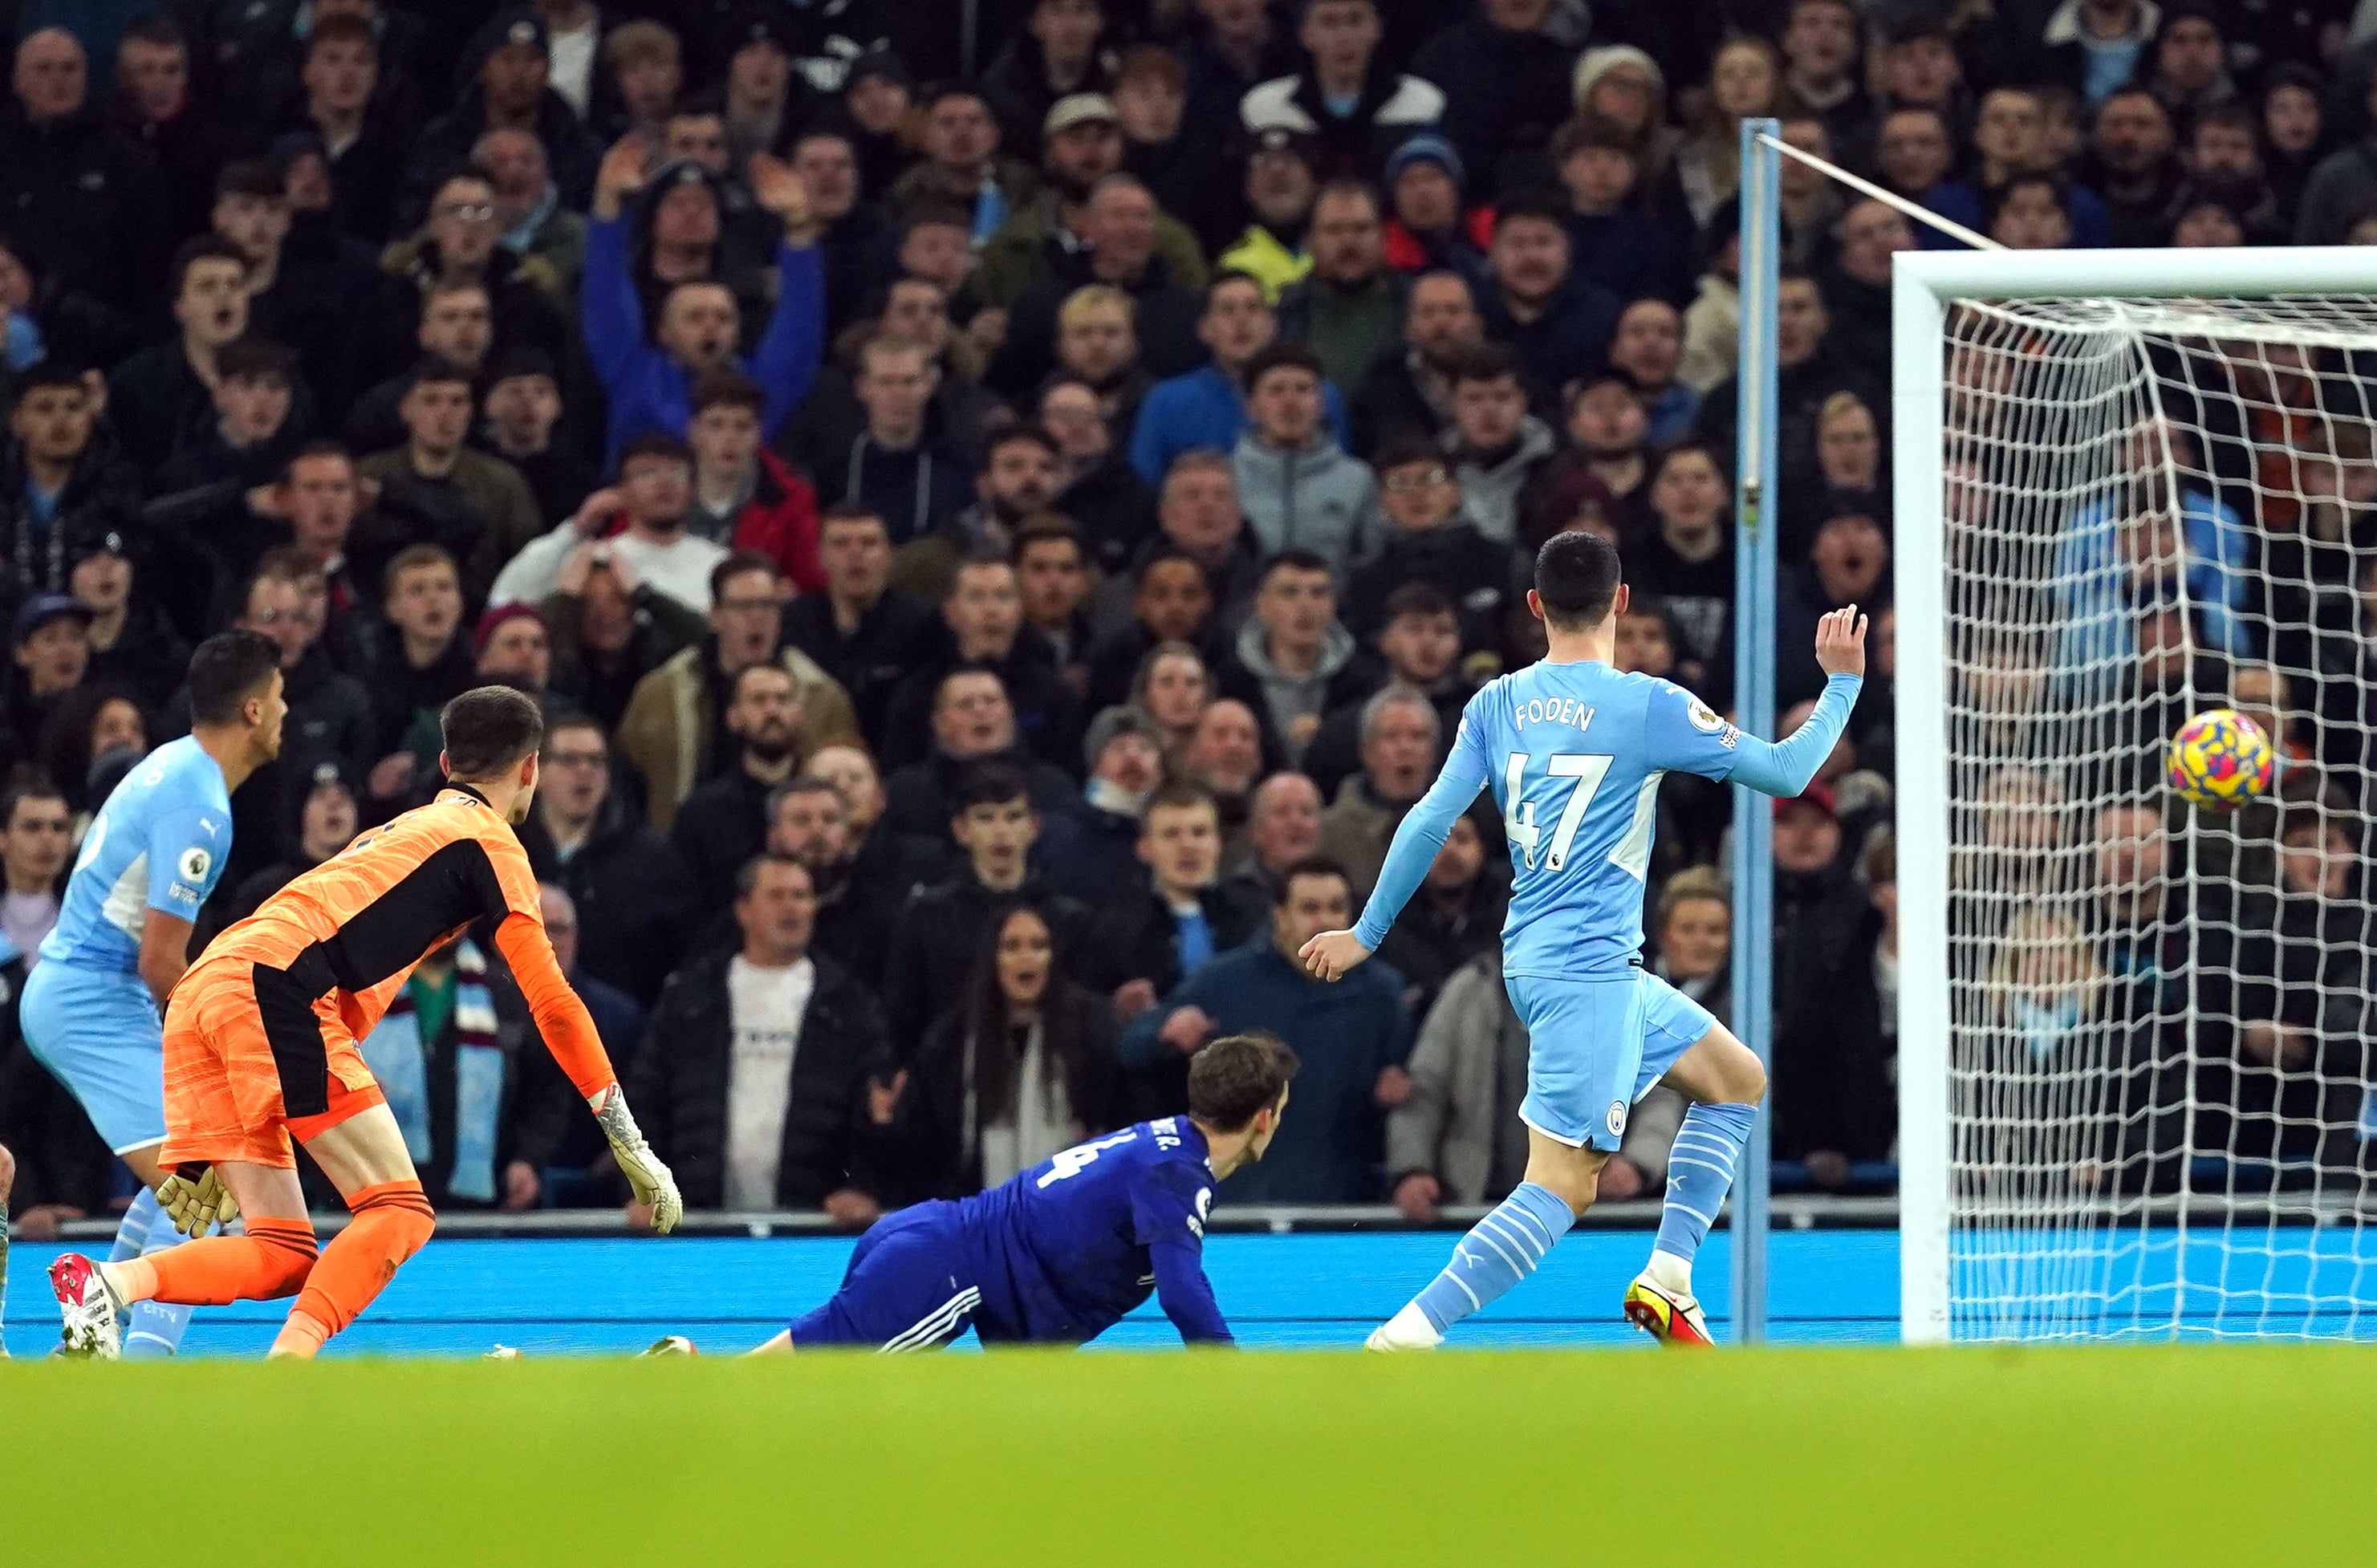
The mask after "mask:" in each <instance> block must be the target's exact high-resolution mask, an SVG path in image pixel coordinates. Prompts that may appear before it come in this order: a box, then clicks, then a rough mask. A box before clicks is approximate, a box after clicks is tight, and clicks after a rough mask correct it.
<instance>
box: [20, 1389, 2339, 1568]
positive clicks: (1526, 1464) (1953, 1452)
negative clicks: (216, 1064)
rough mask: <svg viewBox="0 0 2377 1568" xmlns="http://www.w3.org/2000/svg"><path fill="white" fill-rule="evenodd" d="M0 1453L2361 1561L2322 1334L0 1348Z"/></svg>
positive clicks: (1702, 1537) (99, 1461)
mask: <svg viewBox="0 0 2377 1568" xmlns="http://www.w3.org/2000/svg"><path fill="white" fill-rule="evenodd" d="M0 1450H5V1453H6V1461H5V1473H6V1476H7V1477H8V1479H9V1482H10V1485H9V1489H8V1490H9V1494H10V1502H9V1505H8V1512H7V1516H6V1522H5V1523H0V1562H6V1563H9V1564H18V1563H33V1562H113V1561H134V1560H131V1559H123V1558H120V1557H119V1553H120V1551H121V1550H122V1549H123V1548H125V1547H138V1548H141V1549H143V1550H144V1553H146V1555H144V1556H143V1557H142V1558H140V1559H137V1561H144V1562H145V1561H149V1560H151V1559H152V1558H153V1560H155V1561H158V1562H170V1563H173V1565H174V1568H202V1565H204V1564H209V1563H214V1562H222V1563H235V1564H239V1565H241V1568H263V1565H267V1564H280V1563H291V1564H297V1563H303V1564H307V1565H309V1568H312V1565H324V1564H328V1565H338V1568H343V1565H347V1564H367V1563H383V1562H384V1563H392V1564H405V1565H407V1568H446V1565H448V1564H460V1563H478V1562H487V1563H516V1564H529V1563H547V1562H550V1563H556V1564H569V1565H571V1568H607V1565H610V1564H639V1565H640V1564H660V1563H672V1562H707V1563H717V1564H722V1565H730V1568H740V1565H742V1564H747V1563H794V1562H797V1563H827V1564H842V1563H849V1564H865V1565H868V1568H874V1565H879V1564H908V1563H915V1564H933V1565H939V1564H951V1565H957V1564H966V1565H973V1564H984V1563H1009V1562H1012V1563H1031V1564H1057V1563H1065V1562H1080V1563H1085V1564H1087V1563H1116V1564H1122V1563H1140V1562H1144V1563H1149V1564H1159V1565H1165V1568H1169V1565H1171V1564H1175V1563H1182V1564H1187V1563H1195V1564H1197V1565H1198V1568H1206V1565H1207V1564H1216V1565H1220V1564H1236V1563H1283V1564H1291V1563H1292V1564H1298V1565H1312V1568H1320V1565H1335V1564H1347V1565H1355V1564H1362V1565H1368V1564H1388V1563H1425V1564H1429V1565H1431V1568H1463V1565H1466V1564H1471V1563H1480V1562H1524V1563H1529V1564H1554V1563H1569V1562H1593V1561H1596V1560H1598V1561H1604V1562H1619V1563H1630V1564H1642V1565H1646V1568H1650V1565H1656V1568H1666V1565H1668V1564H1678V1565H1691V1568H1699V1565H1701V1564H1712V1565H1715V1564H1742V1565H1749V1568H1761V1565H1764V1564H1797V1563H1810V1564H1824V1565H1826V1568H1846V1565H1851V1564H1864V1563H1873V1564H1914V1563H1973V1564H1989V1565H1990V1568H2008V1565H2012V1564H2022V1565H2028V1564H2061V1563H2072V1564H2081V1565H2085V1568H2106V1565H2108V1564H2117V1563H2132V1562H2134V1563H2153V1564H2160V1565H2168V1564H2180V1563H2196V1562H2215V1561H2218V1560H2223V1559H2235V1558H2246V1557H2249V1558H2250V1559H2251V1560H2253V1561H2257V1562H2260V1561H2271V1562H2296V1561H2300V1562H2308V1563H2315V1564H2323V1565H2324V1564H2341V1563H2354V1562H2372V1561H2377V1479H2372V1474H2377V1352H2372V1351H2371V1350H2366V1349H2354V1348H2350V1347H2266V1348H2265V1347H2250V1348H2248V1347H2233V1348H2232V1347H2131V1348H2109V1349H2072V1350H1983V1349H1969V1350H1954V1351H1932V1352H1906V1351H1897V1350H1804V1351H1783V1352H1762V1353H1761V1352H1730V1351H1729V1352H1721V1353H1718V1354H1714V1355H1708V1356H1682V1355H1664V1356H1663V1355H1652V1354H1619V1353H1606V1352H1605V1353H1590V1352H1586V1353H1507V1354H1505V1353H1467V1354H1450V1353H1448V1354H1440V1355H1437V1356H1433V1357H1412V1358H1403V1359H1384V1358H1378V1357H1364V1356H1360V1355H1351V1354H1285V1355H1244V1356H1231V1355H1220V1354H1201V1355H1143V1356H1105V1355H1086V1356H1081V1355H1063V1354H1044V1353H1012V1354H1004V1355H999V1356H994V1357H979V1356H942V1357H936V1358H923V1357H920V1358H910V1359H898V1360H890V1359H880V1358H875V1357H861V1356H813V1357H795V1358H793V1359H783V1360H770V1361H766V1362H751V1361H742V1360H727V1359H703V1360H698V1361H692V1362H685V1361H661V1362H638V1361H630V1360H604V1361H597V1360H568V1359H562V1360H549V1361H543V1362H526V1363H509V1364H506V1363H463V1362H436V1361H377V1362H374V1361H354V1362H345V1363H337V1362H325V1363H322V1364H319V1365H316V1366H293V1365H270V1366H266V1365H258V1364H255V1363H230V1362H216V1363H212V1364H204V1363H184V1364H181V1365H177V1366H171V1367H152V1366H130V1365H119V1366H92V1365H67V1364H62V1363H49V1364H41V1363H28V1362H23V1361H19V1362H16V1363H13V1364H0ZM127 1477H135V1478H136V1479H134V1480H133V1481H132V1483H131V1484H129V1485H127V1484H125V1483H126V1478H127ZM161 1546H163V1547H166V1548H168V1549H169V1550H165V1551H164V1552H163V1553H161V1554H160V1553H158V1551H157V1550H156V1549H158V1548H159V1547H161Z"/></svg>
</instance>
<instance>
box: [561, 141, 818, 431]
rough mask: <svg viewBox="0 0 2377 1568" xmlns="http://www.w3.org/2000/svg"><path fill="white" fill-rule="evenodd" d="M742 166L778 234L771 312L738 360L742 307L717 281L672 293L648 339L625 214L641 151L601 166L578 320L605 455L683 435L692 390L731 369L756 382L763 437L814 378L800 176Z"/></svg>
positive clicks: (810, 266) (812, 218) (639, 182)
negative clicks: (604, 425) (601, 408)
mask: <svg viewBox="0 0 2377 1568" xmlns="http://www.w3.org/2000/svg"><path fill="white" fill-rule="evenodd" d="M664 167H667V168H681V167H684V166H683V165H668V166H664ZM747 173H748V178H749V180H750V183H751V186H752V192H753V195H754V196H755V197H757V198H758V202H759V204H760V206H761V207H763V208H765V209H767V210H768V211H769V212H770V213H772V214H773V215H774V217H775V219H776V221H777V223H778V224H779V225H780V227H781V233H780V235H779V237H778V239H777V243H776V252H775V267H776V283H777V295H776V303H775V306H774V308H773V310H772V311H770V314H769V317H768V321H767V325H766V327H765V328H764V329H762V330H761V332H760V334H759V338H758V342H757V344H756V345H755V346H754V347H753V348H752V350H751V353H750V354H749V355H748V356H747V357H745V356H742V355H740V354H738V353H737V352H736V341H737V339H738V338H739V336H740V328H741V323H740V320H739V317H740V315H741V311H740V307H739V306H738V305H736V303H735V296H734V294H733V293H731V292H730V291H729V290H728V289H727V288H726V287H725V285H723V283H719V282H716V281H701V280H687V281H682V282H678V283H676V284H675V285H674V286H672V287H671V288H670V289H669V291H668V293H667V295H666V296H665V298H664V299H663V302H662V305H661V308H660V311H659V313H658V320H657V327H658V330H657V331H656V332H654V333H653V334H652V335H651V337H650V338H648V337H647V336H646V333H645V323H646V321H647V320H648V319H649V318H650V317H648V314H647V312H646V310H645V307H644V304H643V301H642V300H641V299H640V298H639V296H638V293H637V290H636V284H635V280H634V275H633V272H632V270H631V259H630V255H629V252H630V249H631V245H632V243H633V236H632V234H631V233H630V224H629V220H628V218H627V215H626V212H625V211H624V208H625V205H626V202H627V198H628V197H630V196H632V195H634V194H635V193H636V192H638V191H639V190H641V189H642V188H643V187H644V186H645V185H646V183H647V174H646V154H645V149H644V148H643V146H642V144H641V143H639V142H638V141H636V140H634V139H628V140H625V141H622V142H620V143H619V144H618V145H617V146H615V147H614V148H612V149H611V150H610V152H609V154H608V155H606V156H605V157H604V158H603V170H602V177H601V181H600V183H599V186H598V188H597V189H596V191H595V194H594V206H593V209H592V221H591V222H590V223H589V224H588V225H587V233H586V272H585V277H584V280H583V281H582V283H581V285H580V293H579V318H580V324H581V326H582V328H583V330H584V336H585V343H586V352H587V355H588V357H589V358H591V360H592V361H593V363H594V370H595V374H596V375H598V376H599V377H601V378H602V382H603V390H604V392H605V393H606V394H608V397H609V400H610V429H609V436H608V439H607V441H606V442H605V447H606V449H607V451H608V452H609V453H610V454H611V455H612V456H613V457H615V456H616V454H617V453H618V452H620V451H621V450H622V449H624V448H625V447H626V445H627V441H628V440H629V438H631V437H635V436H637V435H639V434H642V433H646V432H651V431H659V432H663V433H664V434H668V435H672V436H675V435H678V434H681V433H682V432H683V431H684V430H686V429H687V427H688V426H689V425H691V424H692V422H693V384H694V381H695V380H696V378H697V377H700V376H701V375H703V374H706V373H707V372H710V371H712V370H722V369H727V370H738V371H741V372H743V373H744V374H746V375H747V376H749V377H751V378H752V379H753V380H754V381H757V382H758V384H759V386H760V387H761V389H763V390H764V391H765V392H766V394H767V399H768V402H767V408H766V410H765V412H764V413H763V416H762V418H761V422H760V431H761V434H762V435H763V436H765V437H774V435H775V434H776V432H777V430H778V429H780V428H781V427H782V425H783V422H784V418H785V416H786V415H787V414H789V413H791V412H792V411H793V410H794V409H795V408H797V407H798V406H800V404H801V402H802V401H803V400H804V399H806V397H807V396H808V393H809V389H810V387H811V386H812V385H813V384H814V383H815V382H816V380H817V372H818V359H819V357H820V355H821V353H822V352H823V348H824V341H823V340H824V332H825V280H824V267H823V262H822V259H821V258H820V257H819V255H818V247H817V245H816V239H817V229H818V220H817V216H816V214H815V213H814V212H812V211H811V210H810V209H809V200H808V192H807V190H806V187H805V186H803V185H802V183H801V178H800V176H799V175H798V174H794V172H793V171H792V169H790V168H789V167H787V166H786V165H785V164H783V163H782V162H778V161H777V160H776V159H774V158H772V157H769V156H767V155H765V154H761V155H757V156H754V157H753V158H752V159H751V160H750V162H749V163H748V165H747Z"/></svg>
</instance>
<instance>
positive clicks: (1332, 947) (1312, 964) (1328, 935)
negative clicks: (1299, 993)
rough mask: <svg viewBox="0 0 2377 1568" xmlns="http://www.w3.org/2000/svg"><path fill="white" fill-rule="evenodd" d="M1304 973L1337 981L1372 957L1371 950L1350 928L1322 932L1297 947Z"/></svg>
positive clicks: (1319, 978) (1316, 977)
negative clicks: (1348, 929)
mask: <svg viewBox="0 0 2377 1568" xmlns="http://www.w3.org/2000/svg"><path fill="white" fill-rule="evenodd" d="M1369 956H1370V950H1369V949H1368V948H1366V947H1364V946H1363V945H1362V942H1361V939H1360V938H1358V937H1356V936H1355V935H1354V933H1353V932H1351V931H1323V932H1321V933H1320V935H1319V936H1317V937H1315V938H1313V939H1312V940H1310V941H1308V942H1307V943H1305V944H1304V946H1303V947H1302V948H1300V949H1298V950H1297V952H1296V957H1298V958H1300V959H1302V960H1303V961H1304V972H1305V973H1306V974H1308V975H1309V976H1312V977H1313V978H1314V979H1316V980H1334V979H1337V978H1339V977H1341V976H1344V974H1345V972H1346V971H1347V970H1349V969H1352V968H1353V967H1354V966H1355V965H1356V964H1359V963H1361V962H1362V960H1364V959H1366V958H1368V957H1369Z"/></svg>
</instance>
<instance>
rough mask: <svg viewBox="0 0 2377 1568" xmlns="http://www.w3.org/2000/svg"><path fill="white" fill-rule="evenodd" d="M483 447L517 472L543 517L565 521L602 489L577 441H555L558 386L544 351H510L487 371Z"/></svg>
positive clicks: (558, 417)
mask: <svg viewBox="0 0 2377 1568" xmlns="http://www.w3.org/2000/svg"><path fill="white" fill-rule="evenodd" d="M479 412H480V422H479V432H478V439H479V442H480V444H481V445H482V446H484V447H485V448H486V449H487V450H489V451H491V452H493V453H494V454H495V455H496V456H497V457H499V458H501V459H503V460H504V461H506V462H508V463H509V464H511V465H512V466H513V467H514V468H516V469H518V470H520V477H521V478H522V479H524V480H526V481H527V482H528V488H529V494H530V495H532V496H533V497H536V509H537V513H538V515H539V516H541V517H548V518H553V517H569V516H572V515H574V514H575V513H576V512H577V510H578V508H579V505H580V503H582V502H583V501H584V500H585V499H586V497H589V496H591V495H592V494H593V493H594V491H595V490H596V488H597V487H599V486H600V485H601V484H602V482H603V481H602V474H601V473H600V472H599V471H597V470H596V468H595V467H594V463H593V461H592V460H591V459H590V458H589V457H587V455H586V454H585V452H584V451H583V450H582V449H580V448H579V444H578V443H577V442H576V441H573V440H568V439H562V438H557V437H558V436H559V435H560V431H559V429H558V427H559V425H560V424H561V414H562V405H561V381H560V377H559V376H558V375H557V374H556V373H555V368H554V364H553V358H552V356H551V355H550V354H547V353H545V352H544V351H543V350H542V349H532V348H516V349H508V350H506V351H505V352H504V353H501V354H498V355H497V356H496V359H495V361H494V363H492V364H491V365H488V367H487V395H486V397H485V398H484V400H482V402H481V407H480V411H479Z"/></svg>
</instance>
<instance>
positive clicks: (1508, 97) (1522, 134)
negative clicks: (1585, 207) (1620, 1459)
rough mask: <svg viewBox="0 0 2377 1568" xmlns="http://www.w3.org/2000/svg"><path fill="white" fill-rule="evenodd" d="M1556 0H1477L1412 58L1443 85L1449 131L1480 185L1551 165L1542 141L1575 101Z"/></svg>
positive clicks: (1422, 74) (1414, 68)
mask: <svg viewBox="0 0 2377 1568" xmlns="http://www.w3.org/2000/svg"><path fill="white" fill-rule="evenodd" d="M1551 12H1552V0H1479V4H1478V5H1477V6H1476V8H1475V10H1474V11H1473V12H1472V13H1471V14H1470V15H1469V16H1468V17H1466V18H1463V19H1462V20H1460V21H1457V22H1454V23H1453V24H1452V25H1451V26H1450V27H1448V28H1446V29H1445V30H1443V31H1441V32H1439V33H1438V34H1437V35H1436V36H1435V37H1433V38H1431V39H1429V40H1428V41H1427V42H1426V43H1423V44H1421V45H1420V47H1419V49H1418V50H1417V52H1415V54H1413V55H1412V58H1411V73H1412V75H1414V76H1415V77H1419V78H1424V79H1425V80H1427V81H1431V82H1434V83H1435V84H1436V85H1437V86H1438V87H1439V88H1441V89H1442V90H1443V91H1444V115H1443V118H1442V122H1441V123H1442V126H1443V128H1444V134H1445V135H1446V136H1447V137H1448V138H1451V142H1452V145H1453V146H1455V147H1457V148H1459V149H1460V150H1461V161H1462V162H1463V163H1464V164H1465V165H1467V166H1468V169H1469V177H1470V179H1471V180H1472V181H1473V182H1475V186H1476V188H1477V189H1478V190H1480V191H1500V190H1507V189H1510V188H1511V187H1512V186H1514V185H1516V184H1518V183H1520V182H1521V181H1523V179H1524V178H1525V177H1526V176H1528V175H1530V174H1534V175H1535V176H1536V177H1538V178H1540V176H1541V175H1542V174H1544V173H1547V171H1545V170H1543V169H1542V167H1541V162H1540V159H1541V153H1542V149H1543V146H1544V144H1545V143H1546V142H1547V141H1549V140H1550V139H1551V135H1552V132H1553V130H1554V129H1555V128H1557V127H1558V126H1559V123H1560V122H1561V121H1562V120H1565V119H1567V118H1568V116H1569V113H1570V111H1571V107H1572V106H1573V99H1572V94H1573V91H1574V83H1573V77H1574V74H1575V66H1576V55H1577V52H1576V50H1575V49H1574V48H1573V47H1571V45H1569V44H1567V43H1564V42H1560V41H1559V39H1556V38H1554V37H1552V36H1551V34H1550V31H1549V30H1548V29H1547V20H1548V18H1549V17H1550V15H1551Z"/></svg>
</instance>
